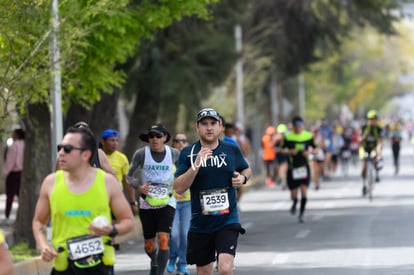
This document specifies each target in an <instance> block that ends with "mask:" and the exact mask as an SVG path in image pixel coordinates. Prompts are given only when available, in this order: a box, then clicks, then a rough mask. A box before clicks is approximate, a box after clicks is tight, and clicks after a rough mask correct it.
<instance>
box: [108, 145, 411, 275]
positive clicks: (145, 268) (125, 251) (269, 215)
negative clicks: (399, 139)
mask: <svg viewBox="0 0 414 275" xmlns="http://www.w3.org/2000/svg"><path fill="white" fill-rule="evenodd" d="M413 153H414V148H412V147H411V146H410V145H409V144H405V147H404V150H403V152H402V157H401V163H402V164H401V168H400V173H399V174H398V175H394V173H393V172H394V170H393V167H392V164H391V155H390V151H389V146H388V144H386V145H385V150H384V156H385V167H384V169H383V170H382V171H381V182H380V183H378V184H376V185H375V189H374V200H373V201H372V202H369V201H368V199H367V198H363V197H362V196H361V183H360V180H359V177H358V174H359V166H357V167H351V170H350V174H349V176H348V177H346V178H345V177H343V176H340V175H337V176H335V177H333V178H332V179H331V180H329V181H325V182H323V183H322V185H321V189H320V190H318V191H316V190H313V189H311V190H309V194H308V207H307V212H306V214H305V223H303V224H300V223H298V220H297V217H296V216H291V215H290V213H289V207H290V201H289V192H288V191H286V190H281V188H279V187H277V188H274V189H269V188H265V187H261V186H260V187H257V188H255V189H253V190H250V191H249V192H247V193H246V194H244V196H243V198H242V200H241V204H240V209H241V221H242V225H243V226H244V227H245V228H246V230H247V233H246V234H245V235H243V236H241V237H240V238H239V245H238V249H237V255H236V259H235V271H234V273H235V274H242V275H244V274H249V275H251V274H255V275H267V274H268V275H271V274H272V275H273V274H281V275H293V274H294V275H299V274H306V275H316V274H318V275H320V274H328V275H330V274H335V275H337V274H338V275H342V274H343V275H354V274H355V275H368V274H372V275H374V274H375V275H390V274H414V238H413V237H412V232H413V228H414V215H413V214H412V213H414V154H413ZM115 270H116V274H148V273H149V259H148V257H147V255H146V254H145V253H144V249H143V240H142V238H139V239H136V240H133V241H130V242H128V243H127V244H123V245H122V247H121V250H120V252H119V253H118V255H117V264H116V269H115ZM189 270H190V272H191V274H196V272H195V267H194V266H189ZM166 274H167V273H166Z"/></svg>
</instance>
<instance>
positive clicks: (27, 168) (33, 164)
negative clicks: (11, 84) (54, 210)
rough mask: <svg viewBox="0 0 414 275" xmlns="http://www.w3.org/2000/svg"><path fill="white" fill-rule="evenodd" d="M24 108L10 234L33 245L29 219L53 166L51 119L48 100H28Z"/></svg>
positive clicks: (16, 240) (34, 245)
mask: <svg viewBox="0 0 414 275" xmlns="http://www.w3.org/2000/svg"><path fill="white" fill-rule="evenodd" d="M26 111H27V113H26V116H25V118H24V125H25V130H26V135H25V150H24V168H23V173H22V182H21V188H20V196H19V208H18V210H17V217H16V223H15V224H14V231H13V232H14V234H13V237H14V242H15V243H20V242H23V243H27V244H28V245H29V247H31V248H35V247H36V244H35V241H34V238H33V233H32V219H33V215H34V210H35V206H36V202H37V199H38V197H39V192H40V187H41V184H42V182H43V179H44V177H45V176H46V175H48V174H49V173H50V172H51V169H52V167H51V162H50V160H51V148H50V146H51V134H50V132H51V131H50V123H51V121H50V112H49V106H48V105H47V104H39V103H38V104H29V105H28V106H27V109H26Z"/></svg>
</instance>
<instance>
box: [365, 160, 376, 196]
mask: <svg viewBox="0 0 414 275" xmlns="http://www.w3.org/2000/svg"><path fill="white" fill-rule="evenodd" d="M367 173H368V188H367V193H368V199H369V201H372V196H373V194H372V192H373V189H374V181H375V179H374V166H373V163H372V161H371V160H369V161H368V167H367Z"/></svg>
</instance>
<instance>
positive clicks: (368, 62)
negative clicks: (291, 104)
mask: <svg viewBox="0 0 414 275" xmlns="http://www.w3.org/2000/svg"><path fill="white" fill-rule="evenodd" d="M396 28H397V29H398V30H401V33H402V34H405V35H400V36H395V37H392V38H389V37H388V38H386V37H385V36H383V35H380V34H378V33H376V32H375V31H374V30H373V29H372V28H365V29H356V30H355V32H354V33H355V34H357V35H356V36H355V37H354V39H349V40H347V41H346V42H345V43H344V45H343V47H342V48H341V52H340V53H339V52H338V53H333V54H331V56H330V57H329V58H326V59H325V60H324V61H323V62H319V63H316V64H314V65H312V66H311V67H310V70H309V71H308V72H307V73H306V95H307V98H306V99H307V116H308V117H309V118H311V119H318V118H320V117H323V116H326V115H327V114H335V115H337V113H335V112H337V110H338V109H339V107H340V106H341V105H343V104H345V105H348V106H349V107H350V109H351V111H353V112H354V113H355V114H357V115H363V114H364V113H365V112H366V111H367V110H368V109H381V108H382V107H383V106H384V103H385V102H387V101H388V100H389V99H390V98H392V97H393V96H396V95H400V94H402V93H405V92H408V91H409V90H410V87H409V86H404V85H402V84H400V82H399V76H401V75H403V74H404V72H405V71H406V70H407V69H409V68H410V67H411V66H412V65H411V63H410V61H409V59H407V58H406V56H407V55H408V54H411V53H412V51H413V49H412V46H411V47H409V46H408V44H407V43H406V42H405V43H403V42H404V41H407V40H406V37H409V36H410V35H412V31H411V32H408V31H407V29H404V27H403V26H401V25H396ZM403 30H404V31H403Z"/></svg>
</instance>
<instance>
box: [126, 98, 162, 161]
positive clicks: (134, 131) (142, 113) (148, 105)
mask: <svg viewBox="0 0 414 275" xmlns="http://www.w3.org/2000/svg"><path fill="white" fill-rule="evenodd" d="M158 97H159V96H158V93H151V91H140V92H139V93H138V96H137V98H136V101H135V106H134V110H133V113H132V115H131V118H130V120H129V132H128V136H127V138H126V140H125V146H124V148H123V150H122V151H123V152H124V153H125V155H126V156H127V157H128V159H129V160H131V158H132V156H133V154H134V152H135V151H136V150H137V149H138V148H139V147H140V146H143V145H144V144H145V143H144V142H142V141H141V140H140V139H139V135H140V134H142V133H146V132H147V130H148V127H149V126H150V125H151V124H153V123H157V122H158V121H156V120H157V110H158V109H157V102H159V101H158V99H157V98H158Z"/></svg>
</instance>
